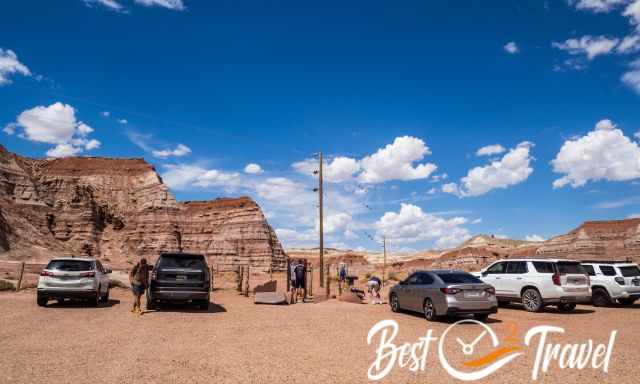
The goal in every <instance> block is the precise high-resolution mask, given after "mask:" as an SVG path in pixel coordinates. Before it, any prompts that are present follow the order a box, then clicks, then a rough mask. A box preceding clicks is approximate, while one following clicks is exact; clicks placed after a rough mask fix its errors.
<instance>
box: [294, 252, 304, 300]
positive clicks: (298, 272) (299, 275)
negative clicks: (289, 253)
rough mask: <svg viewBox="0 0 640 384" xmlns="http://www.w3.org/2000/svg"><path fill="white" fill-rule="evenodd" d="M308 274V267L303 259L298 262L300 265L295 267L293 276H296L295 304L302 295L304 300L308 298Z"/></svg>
mask: <svg viewBox="0 0 640 384" xmlns="http://www.w3.org/2000/svg"><path fill="white" fill-rule="evenodd" d="M306 274H307V267H306V265H305V264H304V261H303V260H302V259H300V260H298V263H297V264H295V265H294V266H293V275H295V281H293V292H294V293H293V300H292V302H293V304H295V303H297V302H298V295H300V293H302V298H303V300H304V298H305V297H306V285H305V283H306V280H307V279H306Z"/></svg>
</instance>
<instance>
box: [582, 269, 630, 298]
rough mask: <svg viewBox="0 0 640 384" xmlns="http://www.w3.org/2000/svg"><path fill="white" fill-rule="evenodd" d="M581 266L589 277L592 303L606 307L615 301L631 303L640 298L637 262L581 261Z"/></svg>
mask: <svg viewBox="0 0 640 384" xmlns="http://www.w3.org/2000/svg"><path fill="white" fill-rule="evenodd" d="M582 267H583V268H584V269H585V270H586V271H587V273H588V274H589V277H590V278H591V290H592V291H593V294H592V301H593V305H595V306H596V307H606V306H607V305H611V304H613V303H614V302H615V301H617V302H618V303H620V304H622V305H632V304H633V303H634V302H635V301H636V300H638V299H640V268H638V264H634V263H628V262H616V261H609V262H606V261H583V262H582Z"/></svg>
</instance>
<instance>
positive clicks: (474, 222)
mask: <svg viewBox="0 0 640 384" xmlns="http://www.w3.org/2000/svg"><path fill="white" fill-rule="evenodd" d="M480 223H482V219H480V218H478V219H475V220H473V221H472V222H471V224H480Z"/></svg>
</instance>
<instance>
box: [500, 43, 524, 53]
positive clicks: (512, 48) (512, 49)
mask: <svg viewBox="0 0 640 384" xmlns="http://www.w3.org/2000/svg"><path fill="white" fill-rule="evenodd" d="M502 48H503V49H504V50H505V51H507V52H508V53H510V54H512V55H514V54H516V53H518V52H520V48H518V44H516V42H515V41H510V42H508V43H507V44H505V45H504V47H502Z"/></svg>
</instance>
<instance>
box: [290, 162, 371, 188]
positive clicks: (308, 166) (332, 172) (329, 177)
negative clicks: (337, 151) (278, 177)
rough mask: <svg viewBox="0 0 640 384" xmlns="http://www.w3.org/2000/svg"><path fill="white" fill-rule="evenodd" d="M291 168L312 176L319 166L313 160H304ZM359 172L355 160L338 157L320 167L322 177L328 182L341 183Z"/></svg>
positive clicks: (358, 166)
mask: <svg viewBox="0 0 640 384" xmlns="http://www.w3.org/2000/svg"><path fill="white" fill-rule="evenodd" d="M292 167H293V168H294V169H295V170H296V171H297V172H299V173H301V174H304V175H312V174H313V173H314V172H315V171H317V170H318V168H319V164H318V161H317V160H315V159H306V160H303V161H300V162H297V163H294V164H293V165H292ZM359 170H360V165H359V163H358V161H357V160H356V159H352V158H350V157H344V156H338V157H335V158H333V160H331V161H328V162H327V163H325V164H324V166H323V167H322V177H323V179H324V180H326V181H329V182H335V183H339V182H343V181H348V180H351V179H353V175H354V174H355V173H356V172H358V171H359Z"/></svg>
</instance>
